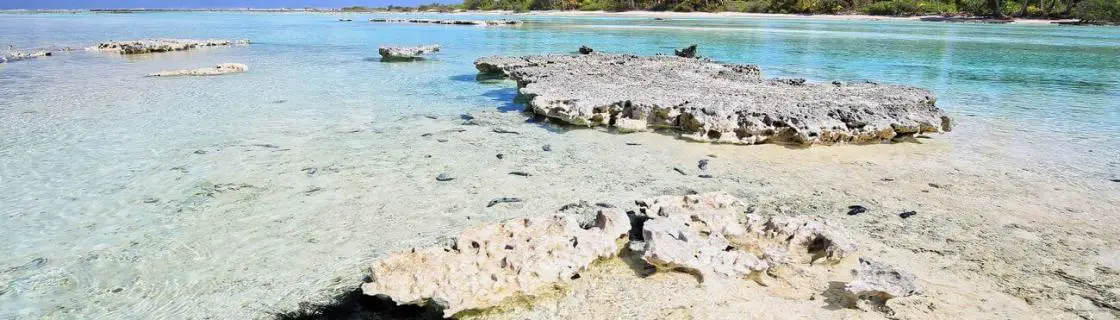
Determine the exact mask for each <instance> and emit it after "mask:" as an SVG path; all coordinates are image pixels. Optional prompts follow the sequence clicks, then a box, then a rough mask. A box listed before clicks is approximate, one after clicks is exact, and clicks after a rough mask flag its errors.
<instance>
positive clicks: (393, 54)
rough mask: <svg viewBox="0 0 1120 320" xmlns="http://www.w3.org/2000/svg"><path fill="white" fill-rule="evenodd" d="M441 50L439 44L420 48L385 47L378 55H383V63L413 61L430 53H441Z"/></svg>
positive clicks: (381, 48)
mask: <svg viewBox="0 0 1120 320" xmlns="http://www.w3.org/2000/svg"><path fill="white" fill-rule="evenodd" d="M439 49H440V46H439V45H438V44H433V45H427V46H419V47H391V46H385V47H380V48H377V53H378V54H380V55H381V60H382V61H412V60H420V59H423V58H424V55H427V54H429V53H434V52H439Z"/></svg>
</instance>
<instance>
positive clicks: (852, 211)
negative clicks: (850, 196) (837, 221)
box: [848, 204, 867, 216]
mask: <svg viewBox="0 0 1120 320" xmlns="http://www.w3.org/2000/svg"><path fill="white" fill-rule="evenodd" d="M864 212H867V208H865V207H864V206H861V205H858V204H857V205H852V206H848V215H849V216H854V215H857V214H860V213H864Z"/></svg>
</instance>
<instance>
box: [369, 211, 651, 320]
mask: <svg viewBox="0 0 1120 320" xmlns="http://www.w3.org/2000/svg"><path fill="white" fill-rule="evenodd" d="M629 228H630V222H629V220H628V219H627V217H626V213H625V212H623V211H621V210H618V209H615V210H603V211H601V212H600V213H599V215H598V217H597V219H596V223H595V225H594V226H589V228H587V229H584V228H581V227H580V225H579V223H578V222H577V221H576V219H575V217H573V216H571V215H555V216H552V217H547V218H532V219H530V218H526V219H514V220H508V221H505V222H502V223H500V224H496V225H486V226H482V227H478V228H474V229H471V230H467V231H464V232H463V233H462V234H460V235H459V238H458V240H457V241H456V242H455V243H454V244H453V245H451V246H450V247H437V248H427V249H422V250H414V251H413V252H409V253H401V254H396V255H393V256H390V257H388V258H385V259H383V260H381V261H378V262H377V263H375V264H374V265H373V267H372V268H371V279H372V281H371V282H369V283H366V284H363V285H362V292H363V293H365V294H367V295H385V296H388V297H390V298H392V299H393V300H394V301H396V302H397V303H401V304H421V305H423V304H429V303H435V304H438V305H439V306H441V307H442V308H443V309H444V315H445V316H448V317H450V316H452V315H454V314H456V313H458V312H460V311H464V310H477V309H485V308H488V307H491V306H495V305H498V304H500V303H501V302H502V301H503V300H505V299H508V298H513V297H517V296H519V295H531V294H533V293H534V292H536V291H539V290H540V289H543V288H546V286H550V285H552V284H554V283H558V282H563V281H569V280H571V279H572V278H573V277H575V276H576V274H577V273H578V272H580V271H583V270H585V269H586V268H587V267H588V266H590V265H591V263H592V262H594V261H595V260H597V259H599V258H605V257H611V256H614V255H616V254H617V253H618V251H619V246H618V243H617V240H618V239H619V238H620V237H623V236H624V235H626V233H627V231H628V230H629Z"/></svg>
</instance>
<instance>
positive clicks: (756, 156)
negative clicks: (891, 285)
mask: <svg viewBox="0 0 1120 320" xmlns="http://www.w3.org/2000/svg"><path fill="white" fill-rule="evenodd" d="M474 116H475V120H474V121H472V122H470V123H467V122H466V121H464V120H461V119H459V118H457V117H453V116H439V117H436V119H431V118H429V117H425V116H423V115H415V116H411V117H405V118H401V119H398V120H397V121H396V122H392V124H391V125H372V124H370V123H372V122H370V120H372V119H354V120H355V121H354V122H352V123H347V124H339V125H337V126H335V127H329V128H322V129H317V130H314V131H307V132H304V131H290V132H285V133H284V136H285V138H283V139H277V140H269V141H257V140H253V139H252V138H246V140H244V141H230V142H229V143H228V144H221V145H213V146H202V147H200V148H199V149H190V150H181V152H182V157H181V161H180V162H178V163H169V164H167V171H166V172H165V173H163V174H162V175H157V176H153V177H151V178H150V179H157V180H161V181H176V180H178V179H183V178H184V177H187V176H190V175H203V176H208V177H209V181H211V182H209V183H202V184H199V185H198V186H195V187H193V188H191V189H190V190H187V191H185V192H182V193H170V194H150V195H146V196H144V197H138V198H137V199H136V200H135V201H136V205H142V206H157V207H161V208H160V210H163V211H167V212H176V213H177V214H172V215H169V216H168V218H167V219H166V221H165V222H164V224H163V226H162V228H164V229H165V231H166V233H167V234H169V236H167V237H152V238H146V239H136V241H134V243H133V245H132V246H131V247H108V248H105V249H104V250H100V251H95V252H90V253H89V254H87V255H84V256H81V257H75V258H73V260H72V261H71V260H66V261H54V260H52V261H50V264H49V265H48V267H44V268H41V269H38V270H37V269H35V267H36V266H34V265H33V264H34V261H32V262H31V263H29V264H31V265H29V266H25V267H21V268H24V269H17V270H7V271H6V272H5V273H4V275H5V276H6V277H10V278H11V279H21V280H19V281H23V282H21V283H18V284H15V285H18V286H19V287H20V288H21V290H28V289H27V288H31V289H30V292H26V291H25V292H23V294H30V295H32V296H34V295H39V296H41V297H44V298H43V299H41V301H42V302H43V303H44V304H45V305H40V306H28V307H29V308H31V309H34V310H30V309H29V310H24V311H26V312H27V313H25V315H28V316H47V317H58V318H75V317H77V318H85V317H93V316H103V317H110V318H138V317H148V316H168V317H175V318H188V319H203V318H224V319H246V318H271V317H273V315H274V314H275V313H279V312H287V311H291V310H296V309H299V308H300V306H301V303H330V302H331V301H330V299H331V298H332V297H334V296H336V295H337V294H339V293H342V292H347V291H352V290H354V289H355V288H356V287H357V285H358V284H359V283H360V282H361V281H362V278H363V276H364V275H365V274H367V273H368V272H367V270H366V268H368V266H369V265H370V263H371V262H372V261H374V260H376V259H377V258H379V257H383V256H384V255H386V254H389V253H391V252H395V251H403V250H408V249H410V248H416V247H424V246H430V245H434V244H435V243H437V241H438V240H439V239H441V238H445V237H451V236H454V235H456V234H457V233H458V232H459V231H462V230H463V229H464V228H468V227H471V226H475V225H478V224H483V223H491V222H496V221H500V220H502V219H508V218H516V217H528V216H541V215H547V214H551V213H553V212H555V211H556V210H557V209H558V208H560V207H562V206H564V205H565V204H568V203H572V202H577V201H579V200H586V201H588V202H591V203H595V202H605V203H612V204H626V203H632V202H633V201H634V200H635V199H643V198H647V197H649V196H656V195H666V194H686V193H690V192H707V191H721V190H722V191H728V192H730V193H732V194H734V195H736V196H738V197H740V198H742V199H744V201H745V202H746V203H747V204H748V205H751V206H754V207H755V208H756V212H759V213H763V214H777V215H795V214H808V215H814V216H819V217H822V218H824V219H825V220H827V221H829V222H830V223H831V224H833V225H836V226H840V227H842V228H843V229H846V232H847V233H848V234H849V235H851V236H852V239H853V240H854V242H855V243H856V244H857V245H859V247H860V253H859V254H860V255H862V256H868V257H875V258H877V259H880V260H884V261H887V262H889V263H891V264H894V265H895V266H896V267H898V268H900V269H904V270H909V271H911V272H913V273H915V274H916V275H917V276H918V278H919V279H920V281H921V284H922V285H923V286H924V287H925V290H926V293H924V294H923V295H920V296H915V297H908V298H902V299H906V300H903V301H901V302H900V303H901V305H902V306H904V307H900V308H895V310H894V311H893V313H892V314H884V313H880V312H867V311H860V310H855V309H848V308H842V307H838V306H837V305H836V304H835V303H834V302H832V301H829V300H828V299H825V298H822V297H823V296H822V292H817V291H818V289H819V290H820V291H823V290H829V288H830V287H829V286H830V283H833V282H836V283H840V282H843V281H848V280H850V278H851V275H850V274H849V273H848V271H849V270H850V268H849V267H850V266H848V265H840V266H837V267H836V268H835V270H832V276H831V277H832V278H831V279H820V282H819V283H814V284H811V285H806V286H801V287H790V288H787V289H782V288H784V287H782V286H776V287H762V286H759V285H757V284H754V283H749V282H746V281H742V282H733V283H724V284H716V283H705V284H704V285H700V284H698V283H697V282H696V281H695V279H693V278H692V277H691V276H688V275H684V274H675V273H658V274H655V275H654V276H650V277H639V276H638V275H636V274H635V273H634V272H633V271H632V270H630V269H629V268H626V267H625V265H622V264H618V263H613V264H612V263H607V264H604V265H601V266H598V267H596V268H594V269H592V270H590V271H588V272H586V273H584V274H583V278H581V279H579V280H576V281H573V282H572V283H571V285H570V286H569V287H568V288H565V289H564V290H565V291H564V294H562V295H558V296H556V297H553V298H544V299H540V301H538V303H536V304H534V305H532V306H523V307H519V308H512V309H509V310H506V311H505V312H500V313H489V314H484V315H482V317H484V318H495V319H498V318H518V319H521V318H546V319H570V318H588V319H618V318H680V319H731V318H741V317H742V316H744V315H747V316H750V317H755V318H773V319H802V318H882V317H887V316H889V317H892V318H914V319H919V318H920V319H929V318H969V319H981V318H1077V317H1085V318H1092V319H1112V318H1116V317H1117V315H1118V314H1117V310H1116V309H1115V307H1116V306H1117V300H1116V298H1117V296H1118V294H1120V232H1118V228H1120V227H1118V226H1120V212H1118V209H1117V208H1120V192H1118V191H1120V183H1116V182H1111V181H1109V180H1093V179H1082V178H1069V177H1068V176H1066V175H1064V173H1063V172H1059V171H1055V170H1051V168H1048V167H1045V166H1041V165H1035V164H1032V163H1029V162H1022V161H1013V160H1011V159H1012V158H1013V157H1011V156H1010V155H1008V154H1005V152H1007V151H1006V150H1007V149H1003V148H1000V147H999V145H1000V144H1001V141H1000V140H999V139H1000V137H999V136H998V135H987V134H983V135H981V134H974V133H969V132H954V133H950V134H946V135H936V136H933V137H932V139H921V140H919V141H920V143H898V144H883V145H864V146H816V147H811V148H806V149H801V148H789V147H783V146H777V145H758V146H737V145H713V144H705V143H692V142H687V141H683V140H678V139H675V138H673V137H671V136H669V135H665V134H659V133H636V134H626V135H620V134H611V133H606V132H603V131H601V130H592V129H577V130H566V129H564V128H561V127H557V126H553V125H549V124H543V123H538V122H531V121H526V120H527V119H530V118H531V117H528V116H527V115H525V114H522V113H517V112H510V113H497V112H483V113H476V114H475V115H474ZM376 123H385V122H384V121H378V122H376ZM495 128H502V129H506V130H510V131H516V132H518V134H510V133H504V134H503V133H496V132H494V130H493V129H495ZM546 144H548V145H550V146H551V151H545V150H543V149H544V148H543V146H544V145H546ZM498 154H502V155H503V156H502V158H501V159H499V158H498V157H497V155H498ZM700 159H709V161H710V164H709V165H708V168H707V170H705V171H704V173H705V174H710V175H712V178H701V177H699V176H698V175H699V174H700V173H701V172H700V169H698V168H697V162H698V161H699V160H700ZM674 168H679V169H682V171H685V173H686V174H685V175H682V174H681V173H678V172H677V171H675V170H673V169H674ZM511 171H523V172H529V173H531V174H532V175H531V176H528V177H525V176H517V175H510V174H509V172H511ZM441 173H447V174H449V175H450V176H452V177H454V180H452V181H445V182H440V181H436V179H435V177H436V176H437V175H439V174H441ZM498 197H519V198H522V199H524V202H520V203H510V204H501V205H496V206H494V207H489V208H488V207H486V204H487V203H488V202H489V201H490V200H491V199H494V198H498ZM856 204H858V205H863V206H865V207H867V208H869V209H870V210H869V211H868V212H866V213H863V214H860V215H855V216H849V215H847V214H846V211H847V207H848V206H850V205H856ZM905 211H916V212H917V215H915V216H913V217H910V218H909V219H901V218H900V217H899V216H898V214H899V213H901V212H905ZM125 228H127V227H125ZM166 261H177V263H171V264H169V263H166ZM73 270H86V271H87V272H88V273H84V274H79V273H74V272H73ZM31 273H35V274H36V275H34V276H32V277H30V278H27V277H26V276H27V275H28V274H31ZM94 275H100V276H94ZM105 275H109V276H105ZM8 285H13V284H12V283H9V284H8ZM833 289H835V288H833ZM46 297H49V298H46ZM40 312H42V313H41V314H40Z"/></svg>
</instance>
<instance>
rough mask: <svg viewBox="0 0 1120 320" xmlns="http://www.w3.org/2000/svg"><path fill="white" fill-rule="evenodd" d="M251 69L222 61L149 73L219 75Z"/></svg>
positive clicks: (177, 75) (158, 74)
mask: <svg viewBox="0 0 1120 320" xmlns="http://www.w3.org/2000/svg"><path fill="white" fill-rule="evenodd" d="M245 71H249V67H248V66H245V65H243V64H240V63H222V64H219V65H216V66H213V67H210V68H198V69H184V70H174V71H160V72H156V73H151V74H148V76H149V77H180V76H218V75H223V74H231V73H241V72H245Z"/></svg>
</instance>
